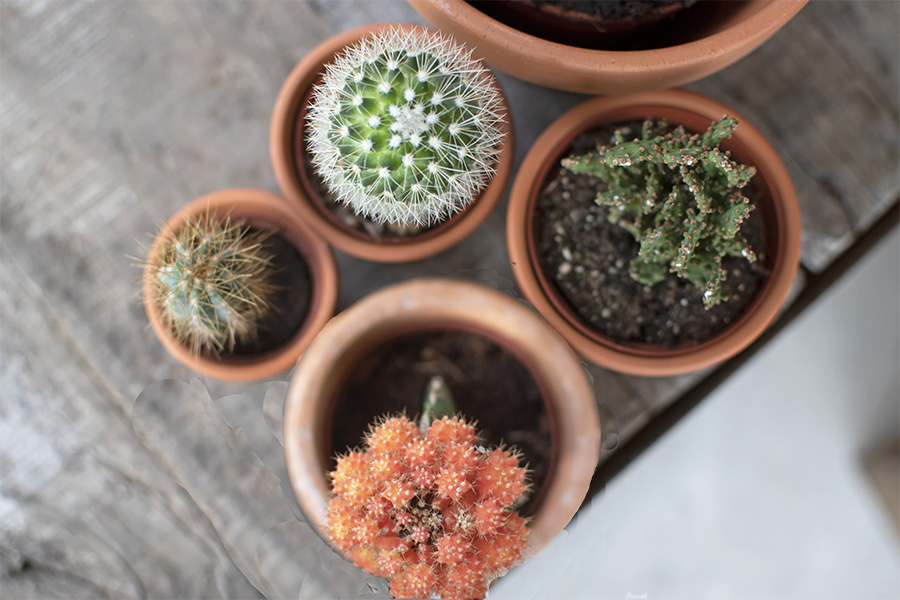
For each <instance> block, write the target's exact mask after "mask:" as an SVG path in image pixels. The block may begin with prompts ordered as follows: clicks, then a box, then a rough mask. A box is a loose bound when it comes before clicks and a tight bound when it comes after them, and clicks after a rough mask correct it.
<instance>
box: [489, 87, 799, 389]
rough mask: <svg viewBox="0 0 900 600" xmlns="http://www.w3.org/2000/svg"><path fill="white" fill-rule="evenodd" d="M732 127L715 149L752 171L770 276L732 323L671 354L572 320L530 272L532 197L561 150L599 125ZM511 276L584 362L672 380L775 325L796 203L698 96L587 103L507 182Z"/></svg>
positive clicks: (769, 155) (750, 134) (788, 187)
mask: <svg viewBox="0 0 900 600" xmlns="http://www.w3.org/2000/svg"><path fill="white" fill-rule="evenodd" d="M726 114H727V115H728V116H731V117H735V118H737V119H738V120H739V122H740V125H739V126H738V128H737V131H736V132H735V134H734V136H733V137H732V138H731V139H729V140H726V141H725V142H723V144H722V147H723V148H725V149H727V150H730V151H731V153H732V155H733V156H734V158H735V159H736V160H737V161H738V162H741V163H744V164H749V165H753V166H755V167H756V169H757V174H756V176H755V177H754V180H753V182H752V185H754V186H756V189H757V190H758V192H757V210H758V211H759V213H760V214H761V216H762V218H763V228H764V231H765V239H766V242H765V245H766V253H765V255H766V260H765V267H766V268H767V269H769V270H770V271H771V275H770V276H769V277H768V279H767V280H766V281H765V282H764V283H763V284H762V286H761V289H760V290H759V291H758V292H757V294H756V296H755V297H754V298H753V299H752V301H751V303H750V305H749V306H748V307H746V308H745V309H744V310H743V312H742V313H741V314H740V316H739V317H738V318H737V319H736V320H735V322H734V323H732V324H731V325H729V326H728V327H727V328H726V329H725V330H723V331H722V332H721V333H719V334H718V335H716V336H714V337H712V338H711V339H707V340H704V341H701V342H698V343H693V344H689V345H685V346H683V347H679V348H675V349H665V348H662V347H650V348H648V347H645V346H639V345H636V344H633V345H629V344H626V343H622V342H616V341H614V340H611V339H609V338H608V337H606V336H604V335H603V334H602V333H601V332H599V331H598V330H597V329H596V328H594V327H592V326H591V325H589V324H588V323H587V321H586V320H584V319H583V318H582V317H580V316H579V315H578V314H577V313H576V312H575V311H574V309H573V308H572V307H571V305H569V304H568V302H567V301H566V300H565V299H564V298H563V296H562V294H561V293H560V292H559V290H558V289H557V287H556V285H555V284H554V283H553V282H552V281H551V280H550V278H549V277H548V276H547V275H546V274H545V273H544V272H543V269H542V268H541V266H540V264H539V257H538V250H537V242H536V239H535V237H536V231H537V227H539V226H540V223H539V222H538V219H537V217H536V214H535V212H536V211H535V207H536V205H537V201H538V196H539V194H540V192H541V191H542V190H543V188H544V187H545V186H546V185H547V184H548V183H549V181H550V179H551V178H552V176H553V172H554V171H555V170H556V169H557V168H558V166H559V162H560V159H561V158H563V157H564V156H566V154H568V152H569V149H570V144H571V142H572V140H573V139H575V137H576V136H578V135H579V134H580V133H582V132H584V131H588V130H590V129H593V128H596V127H598V126H600V125H603V124H610V123H616V122H621V121H631V120H643V119H644V118H646V117H656V118H663V119H666V120H667V121H668V122H669V123H670V124H671V125H673V126H674V125H678V124H682V125H684V126H685V128H686V129H687V130H689V131H695V132H702V131H704V130H705V129H706V128H707V127H708V126H709V124H710V123H711V122H713V121H718V120H719V119H720V118H721V117H722V116H723V115H726ZM506 233H507V244H508V249H509V256H510V261H511V262H512V269H513V273H514V275H515V278H516V281H517V282H518V284H519V287H520V288H521V289H522V293H523V294H524V295H525V297H526V298H527V299H528V300H529V301H530V302H531V303H532V304H533V305H534V306H535V308H537V310H538V311H539V312H540V313H541V315H542V316H543V317H544V318H545V319H546V320H547V322H548V323H550V324H551V325H552V326H553V327H554V328H555V329H556V330H557V331H559V333H560V334H561V335H562V336H563V337H564V338H565V339H566V340H567V341H568V342H569V343H570V344H571V345H572V347H573V348H575V350H576V351H578V352H579V353H580V354H582V355H583V356H584V357H586V358H588V359H589V360H591V361H593V362H595V363H597V364H600V365H603V366H605V367H608V368H610V369H614V370H616V371H621V372H624V373H630V374H634V375H657V376H661V375H675V374H679V373H687V372H690V371H695V370H698V369H701V368H704V367H707V366H710V365H713V364H716V363H719V362H722V361H724V360H726V359H727V358H729V357H731V356H733V355H735V354H737V353H738V352H740V351H741V350H743V349H744V348H746V347H747V346H749V345H750V344H751V343H752V342H753V340H755V339H756V338H757V337H758V336H759V335H760V334H761V333H762V332H763V331H764V330H765V328H766V327H767V326H768V325H769V323H770V322H771V321H772V320H773V319H774V318H775V315H776V314H777V312H778V310H779V308H780V307H781V305H782V303H783V302H784V299H785V297H786V296H787V293H788V291H789V289H790V287H791V283H792V282H793V279H794V275H795V273H796V271H797V267H798V264H799V260H800V245H801V234H802V230H801V225H800V209H799V206H798V204H797V197H796V194H795V192H794V187H793V184H792V183H791V179H790V176H789V175H788V172H787V169H786V168H785V166H784V164H783V163H782V162H781V159H779V157H778V155H777V154H776V153H775V150H774V149H773V148H772V146H771V145H770V144H769V143H768V141H766V139H765V138H764V137H763V136H762V134H761V133H760V132H759V131H758V130H757V129H756V128H754V127H753V125H752V124H751V123H750V122H749V121H748V120H747V119H746V118H744V117H743V116H741V115H740V114H738V113H737V112H735V111H734V110H732V109H730V108H729V107H727V106H725V105H723V104H721V103H719V102H717V101H715V100H713V99H711V98H707V97H706V96H702V95H700V94H696V93H693V92H688V91H684V90H667V91H663V92H648V93H644V94H633V95H628V96H617V97H609V98H594V99H592V100H588V101H586V102H584V103H582V104H580V105H578V106H576V107H575V108H573V109H571V110H570V111H569V112H567V113H565V114H564V115H562V116H561V117H560V118H559V119H557V120H556V121H554V122H553V123H552V124H551V125H550V127H548V128H547V129H546V130H545V131H544V132H543V133H542V134H541V136H540V137H539V138H538V139H537V141H536V142H535V144H534V146H533V147H532V149H531V151H530V152H529V153H528V155H527V156H526V157H525V160H524V161H523V163H522V166H521V167H520V169H519V172H518V175H517V176H516V179H515V181H514V182H513V188H512V192H511V194H510V201H509V209H508V212H507V221H506Z"/></svg>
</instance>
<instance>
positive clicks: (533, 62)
mask: <svg viewBox="0 0 900 600" xmlns="http://www.w3.org/2000/svg"><path fill="white" fill-rule="evenodd" d="M409 2H410V4H412V6H413V8H415V9H416V10H417V11H418V12H419V14H421V15H422V16H423V17H424V18H425V19H426V20H427V21H428V22H429V23H431V24H432V25H434V26H435V27H437V28H439V29H441V30H442V31H446V32H448V33H450V34H452V35H453V36H454V37H456V39H458V40H460V41H462V42H464V43H466V44H468V45H469V46H470V47H473V48H477V51H478V52H479V54H480V55H482V56H484V57H485V60H487V62H488V63H489V64H491V65H492V66H493V67H496V68H497V69H499V70H501V71H505V72H506V73H509V74H510V75H514V76H516V77H518V78H520V79H524V80H525V81H530V82H532V83H537V84H540V85H544V86H547V87H552V88H557V89H562V90H569V91H572V92H582V93H587V94H625V93H631V92H641V91H648V90H655V89H663V88H668V87H673V86H677V85H683V84H686V83H689V82H692V81H696V80H698V79H701V78H703V77H706V76H707V75H711V74H712V73H715V72H716V71H718V70H720V69H723V68H725V67H727V66H728V65H730V64H732V63H734V62H735V61H737V60H739V59H740V58H742V57H744V56H746V55H747V54H749V53H750V52H751V51H752V50H754V49H755V48H757V47H758V46H759V45H760V44H762V43H763V42H765V41H766V40H767V39H769V38H770V37H771V36H772V35H773V34H774V33H775V32H776V31H778V30H779V29H780V28H781V27H782V26H784V24H785V23H787V22H788V21H789V20H790V19H791V18H792V17H793V16H794V15H795V14H797V12H799V11H800V9H801V8H803V6H804V5H805V4H806V0H747V1H745V2H732V1H728V0H725V1H722V2H715V3H713V2H710V3H707V2H700V3H698V4H697V5H695V6H694V7H692V8H690V9H688V10H686V11H683V12H682V13H681V14H679V16H678V18H686V15H687V14H688V13H691V12H692V11H696V10H697V9H698V8H700V9H702V10H703V11H705V12H708V13H709V14H706V15H704V20H705V21H706V22H705V23H702V24H690V25H691V26H686V27H684V28H683V29H684V31H681V32H679V34H680V35H679V36H674V37H673V38H672V40H671V41H670V42H664V43H666V45H665V46H664V47H651V48H650V49H631V50H601V49H592V48H584V47H578V46H574V45H570V44H571V42H569V43H559V42H555V41H550V40H547V39H543V38H541V37H536V36H535V35H530V34H528V33H525V32H524V31H521V30H520V29H516V28H515V27H513V26H510V25H507V24H505V23H503V22H501V21H500V20H497V19H495V18H493V17H491V16H488V15H487V14H485V13H484V12H482V11H481V10H479V9H478V8H476V7H475V6H473V5H472V4H470V3H469V2H466V0H409ZM484 6H485V7H486V9H489V10H494V9H495V8H496V7H498V6H499V5H498V4H497V3H486V4H485V5H484ZM659 39H660V38H659V37H658V36H655V37H651V38H650V41H649V42H648V43H650V44H653V43H654V42H656V43H659V41H658V40H659Z"/></svg>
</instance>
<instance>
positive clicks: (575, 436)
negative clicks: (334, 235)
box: [284, 279, 600, 553]
mask: <svg viewBox="0 0 900 600" xmlns="http://www.w3.org/2000/svg"><path fill="white" fill-rule="evenodd" d="M434 330H453V331H463V332H470V333H476V334H479V335H481V336H484V337H486V338H488V339H490V340H491V341H493V342H494V343H497V344H498V345H500V346H501V347H502V348H504V349H505V350H506V351H507V352H509V353H511V354H512V355H513V356H515V357H516V358H517V359H519V361H520V362H521V363H522V364H523V365H525V367H526V368H528V370H529V371H530V372H531V375H532V377H533V378H534V379H535V381H536V382H537V383H538V385H539V387H540V388H541V390H542V392H543V396H544V404H545V408H546V410H547V411H548V413H549V414H548V416H549V418H550V422H551V423H552V426H551V427H552V429H553V444H552V445H553V448H554V450H553V453H554V456H553V459H552V466H551V468H550V474H549V475H548V477H547V478H546V483H545V486H544V489H543V490H537V493H538V494H539V495H540V497H541V500H540V501H539V503H538V505H537V512H536V513H535V515H534V516H533V518H532V519H531V521H530V523H529V529H530V534H529V543H530V552H531V553H535V552H537V551H539V550H540V549H541V548H543V547H544V546H545V545H546V544H548V543H549V542H550V541H551V540H552V539H553V538H554V537H555V536H556V535H557V534H558V533H559V532H560V531H561V530H562V529H563V527H564V526H565V525H566V524H567V523H568V522H569V520H570V519H571V518H572V517H573V516H574V515H575V512H576V511H577V510H578V507H579V506H580V505H581V502H582V501H583V500H584V497H585V495H586V493H587V490H588V485H589V483H590V481H591V477H592V475H593V472H594V469H595V467H596V465H597V460H598V458H599V453H600V423H599V417H598V411H597V406H596V401H595V399H594V393H593V389H592V387H591V384H590V382H589V381H588V378H587V375H586V374H585V371H584V370H583V368H582V366H581V364H580V363H579V360H578V359H577V358H576V356H575V354H574V353H573V352H572V351H571V349H570V348H569V347H568V346H567V345H566V343H565V342H564V341H563V339H562V338H561V337H559V335H558V334H557V333H556V332H555V331H553V330H552V329H551V328H550V327H548V326H547V324H546V323H545V322H544V321H543V320H542V319H541V318H540V317H539V316H538V315H537V314H536V313H535V312H534V311H532V310H530V309H529V308H528V307H526V306H525V305H524V304H522V303H521V302H519V301H517V300H516V299H514V298H512V297H510V296H507V295H505V294H503V293H501V292H499V291H497V290H494V289H491V288H488V287H486V286H484V285H481V284H476V283H473V282H466V281H456V280H447V279H424V280H413V281H410V282H405V283H401V284H397V285H394V286H391V287H388V288H385V289H383V290H380V291H378V292H376V293H374V294H372V295H371V296H369V297H367V298H365V299H363V300H362V301H360V302H359V303H357V304H355V305H354V306H352V307H351V308H349V309H348V310H346V311H345V312H343V313H341V314H340V315H338V316H337V317H335V318H334V319H332V321H331V322H330V323H329V324H328V325H327V326H326V327H325V328H324V329H323V330H322V333H320V334H319V336H318V337H317V338H316V339H315V341H314V342H313V343H312V344H311V345H310V347H309V349H308V350H307V352H306V354H304V356H303V360H302V361H301V362H300V365H299V367H298V368H297V371H296V372H295V374H294V378H293V380H292V381H291V385H290V388H289V390H288V394H287V400H286V404H285V414H284V450H285V457H286V461H287V468H288V475H289V477H290V481H291V486H292V487H293V489H294V494H295V495H296V497H297V500H298V502H299V504H300V508H301V509H302V510H303V513H304V515H305V516H306V518H307V520H308V522H309V523H310V525H312V526H313V527H314V528H315V529H316V530H317V531H318V532H319V534H320V535H322V537H323V538H324V537H325V534H324V531H325V515H326V509H327V506H328V502H329V497H330V493H329V482H328V480H327V477H326V473H327V472H328V470H329V464H330V458H331V457H330V456H329V446H330V444H329V440H328V436H329V434H328V432H330V431H331V419H332V416H333V415H332V412H333V406H334V404H335V402H336V399H337V396H338V394H339V392H340V390H341V387H342V386H343V385H344V381H345V380H346V378H347V374H348V372H349V371H350V370H352V369H354V368H355V366H356V365H357V364H359V363H360V361H362V360H364V359H365V358H366V357H368V356H371V355H372V353H373V352H375V351H376V349H377V348H378V347H380V346H382V345H384V344H385V343H387V342H389V341H391V340H396V339H397V338H399V337H401V336H404V335H408V334H410V333H414V332H422V331H434ZM376 416H378V415H372V417H373V418H374V417H376ZM466 416H467V417H470V418H473V419H476V420H477V419H478V415H477V414H472V415H466ZM326 539H327V538H326Z"/></svg>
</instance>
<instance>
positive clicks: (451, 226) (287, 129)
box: [269, 23, 515, 263]
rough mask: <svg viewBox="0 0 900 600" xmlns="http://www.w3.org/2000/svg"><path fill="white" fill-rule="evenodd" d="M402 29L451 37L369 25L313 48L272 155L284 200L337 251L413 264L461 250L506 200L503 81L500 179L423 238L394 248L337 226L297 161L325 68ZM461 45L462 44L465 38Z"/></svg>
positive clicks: (287, 91)
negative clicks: (304, 116)
mask: <svg viewBox="0 0 900 600" xmlns="http://www.w3.org/2000/svg"><path fill="white" fill-rule="evenodd" d="M398 27H399V28H403V29H418V30H422V31H427V32H430V34H432V35H435V34H440V35H444V36H447V34H446V33H443V32H439V31H437V30H435V29H431V28H429V27H425V26H423V25H415V24H409V23H374V24H368V25H363V26H361V27H357V28H355V29H351V30H349V31H345V32H343V33H339V34H337V35H335V36H332V37H331V38H329V39H327V40H325V41H324V42H322V43H321V44H319V45H318V46H316V47H315V48H313V49H312V50H311V51H310V52H309V53H308V54H307V55H306V56H305V57H304V58H303V59H302V60H301V61H300V62H298V63H297V65H296V66H295V67H294V68H293V70H292V71H291V73H290V74H289V75H288V77H287V79H286V80H285V82H284V84H283V85H282V87H281V90H280V92H279V93H278V98H277V99H276V101H275V106H274V109H273V111H272V120H271V124H270V128H269V154H270V157H271V161H272V168H273V170H274V172H275V179H276V180H277V181H278V186H279V188H280V189H281V191H282V193H283V194H284V196H285V197H286V198H287V199H288V200H289V201H290V202H291V203H292V204H294V205H295V206H296V208H297V210H298V211H299V212H300V213H301V214H302V216H303V218H304V220H305V221H306V222H308V223H310V224H311V225H312V227H313V228H315V229H316V231H318V232H319V233H320V234H321V236H322V237H324V238H325V239H326V241H328V242H329V243H330V244H331V245H332V246H334V247H335V248H338V249H340V250H342V251H344V252H346V253H348V254H351V255H353V256H356V257H359V258H364V259H367V260H372V261H376V262H386V263H394V262H408V261H413V260H419V259H422V258H427V257H429V256H433V255H435V254H437V253H439V252H442V251H444V250H447V249H448V248H451V247H452V246H455V245H456V244H458V243H459V242H461V241H462V240H463V239H464V238H466V237H468V236H469V235H470V234H472V233H473V232H474V231H475V229H477V228H478V227H479V226H480V225H481V224H482V223H483V222H484V221H485V220H486V219H487V218H488V217H489V216H490V214H491V213H492V212H493V210H494V208H495V207H496V206H497V204H498V203H499V202H500V199H501V198H502V197H503V193H504V191H505V190H506V185H507V183H508V181H509V179H510V176H511V174H512V168H513V152H514V147H515V138H514V133H513V128H512V124H511V121H510V115H511V111H510V109H509V103H508V101H507V99H506V95H505V94H504V92H503V89H502V87H501V86H500V83H499V82H498V81H497V79H496V77H495V76H494V75H493V74H491V77H492V78H493V82H494V85H495V86H496V88H497V90H498V91H499V93H500V101H501V105H502V108H503V111H504V113H505V118H504V119H503V120H502V122H501V129H502V131H503V134H504V135H503V141H502V142H501V145H500V153H499V155H498V157H497V163H496V171H495V173H494V176H493V177H492V178H491V180H490V181H489V182H488V184H487V187H486V188H485V189H484V190H483V191H482V192H481V194H480V195H479V196H478V198H476V199H475V200H474V201H473V202H472V203H471V204H470V205H469V206H468V207H467V208H466V210H464V211H462V212H460V213H457V214H456V215H454V216H453V217H451V218H450V219H447V220H446V221H444V222H443V223H442V224H439V225H438V226H437V227H435V228H433V229H430V230H428V231H426V232H423V234H422V236H421V237H422V239H417V238H418V237H419V236H410V237H408V238H403V240H404V241H403V242H401V243H392V244H382V243H379V242H378V241H376V240H374V239H372V238H369V239H363V238H361V237H360V236H359V235H358V234H356V233H355V232H353V231H352V230H350V229H349V228H345V227H343V226H341V225H339V224H337V222H336V220H335V219H333V218H329V216H326V215H324V214H323V213H322V212H320V209H319V208H318V207H317V206H316V203H315V202H312V201H311V200H310V199H309V197H308V195H309V194H311V192H310V190H309V189H308V188H307V187H306V186H304V185H303V183H302V181H301V177H300V175H299V174H298V173H297V169H296V166H295V161H294V156H295V152H294V131H295V127H296V123H297V118H298V115H299V114H300V112H301V104H302V102H303V100H304V98H306V97H307V96H308V94H309V91H310V89H311V86H312V85H313V84H314V82H315V81H316V79H318V77H319V75H320V74H321V72H322V69H323V66H324V65H325V64H326V63H327V62H328V61H330V60H331V58H332V57H333V56H334V55H335V54H336V53H338V52H339V51H340V50H341V49H342V48H344V47H345V46H347V45H349V44H352V43H353V42H355V41H357V40H359V39H361V38H362V37H364V36H366V35H368V34H372V33H377V32H380V31H384V30H386V29H390V28H398ZM448 37H452V36H448ZM456 41H457V43H461V42H460V41H459V40H456ZM473 55H474V56H477V54H473Z"/></svg>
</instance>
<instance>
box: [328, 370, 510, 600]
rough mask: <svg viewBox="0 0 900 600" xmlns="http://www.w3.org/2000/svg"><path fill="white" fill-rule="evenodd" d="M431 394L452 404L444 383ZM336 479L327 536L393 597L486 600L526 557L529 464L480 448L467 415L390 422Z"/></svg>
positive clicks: (346, 460)
mask: <svg viewBox="0 0 900 600" xmlns="http://www.w3.org/2000/svg"><path fill="white" fill-rule="evenodd" d="M429 397H431V400H430V402H431V404H432V406H437V407H444V409H446V407H447V406H448V405H447V404H446V399H447V398H448V397H449V390H447V388H446V383H444V382H443V380H441V379H440V378H435V379H433V380H432V382H430V383H429V387H428V390H427V391H426V405H427V404H428V403H429ZM451 403H452V400H451ZM442 410H443V409H442ZM330 477H331V480H332V489H333V491H334V497H333V499H332V500H331V502H330V504H329V506H328V530H327V531H328V535H329V536H330V538H331V540H332V541H333V542H334V544H335V545H336V546H337V547H339V548H340V549H341V550H343V551H344V552H346V553H347V554H348V555H349V556H350V557H351V558H352V559H353V561H354V563H355V564H356V566H358V567H360V568H362V569H364V570H366V571H367V572H369V573H372V574H374V575H377V576H380V577H385V578H386V579H389V580H390V590H391V595H392V596H394V597H395V598H432V597H440V598H445V599H448V598H484V597H485V594H486V593H487V588H488V585H489V583H490V581H491V580H492V579H493V578H494V577H496V576H499V575H502V574H503V573H505V572H506V571H507V570H509V569H510V568H511V567H513V566H515V565H516V564H518V563H519V562H520V561H521V560H522V553H523V551H524V550H525V548H526V547H527V541H526V538H527V535H528V529H527V527H526V521H525V519H523V518H522V517H520V516H518V515H517V514H516V513H515V511H514V510H513V504H514V503H515V502H516V500H517V499H518V498H519V496H521V495H522V494H523V493H524V492H525V491H526V490H527V488H528V486H527V484H526V480H525V469H523V468H522V467H520V466H519V458H518V456H517V455H516V454H513V453H511V452H510V451H508V450H505V449H502V448H497V449H493V450H488V449H485V448H482V447H481V446H479V445H478V443H477V440H476V436H475V428H474V427H473V426H472V425H471V424H469V423H468V422H466V421H465V420H464V419H461V418H459V417H450V416H443V417H440V418H437V416H436V415H434V416H429V417H424V418H423V419H422V420H421V421H420V425H419V426H418V427H417V426H416V424H415V423H413V422H412V421H410V420H409V419H408V418H406V417H405V416H397V417H389V418H384V419H382V420H381V421H379V422H378V423H377V424H376V425H374V426H373V427H372V429H371V430H370V432H369V433H368V435H367V436H366V438H365V448H364V449H363V450H357V451H353V452H350V453H348V454H347V455H345V456H342V457H340V458H338V461H337V467H336V468H335V470H334V471H333V472H332V473H331V474H330Z"/></svg>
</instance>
